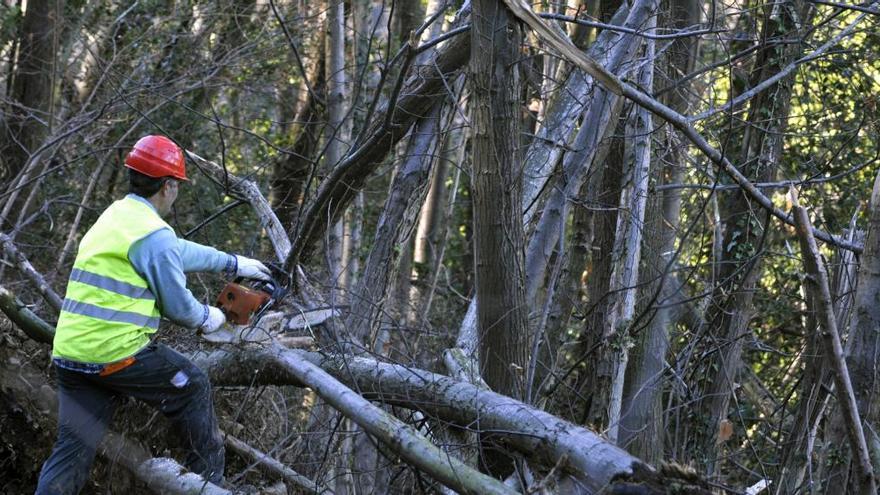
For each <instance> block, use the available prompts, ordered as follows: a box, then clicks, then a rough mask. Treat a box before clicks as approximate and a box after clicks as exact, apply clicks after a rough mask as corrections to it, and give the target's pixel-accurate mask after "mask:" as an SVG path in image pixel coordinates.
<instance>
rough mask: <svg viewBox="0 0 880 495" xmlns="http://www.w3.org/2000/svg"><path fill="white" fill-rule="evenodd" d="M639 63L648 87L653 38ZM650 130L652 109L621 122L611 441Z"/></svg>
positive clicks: (609, 325) (634, 287)
mask: <svg viewBox="0 0 880 495" xmlns="http://www.w3.org/2000/svg"><path fill="white" fill-rule="evenodd" d="M657 3H659V2H657ZM645 27H646V28H647V29H652V28H654V27H656V19H655V18H654V17H653V16H652V17H651V19H650V20H649V21H648V23H647V24H646V26H645ZM639 63H640V64H642V66H641V68H640V69H639V71H638V76H637V80H638V83H639V86H640V87H642V88H643V89H644V90H645V91H648V92H653V90H654V63H655V61H654V40H651V39H647V40H645V50H644V58H643V59H642V60H640V61H639ZM653 135H654V129H653V120H652V119H651V113H650V112H648V111H647V110H645V109H644V108H641V107H637V108H634V109H633V112H632V114H631V115H630V117H629V118H628V119H627V123H626V136H628V137H629V136H631V138H630V139H631V142H632V144H631V146H630V147H628V148H627V150H626V154H625V161H626V166H627V168H628V169H629V170H628V173H627V175H626V176H625V177H624V183H623V191H622V192H621V195H620V212H619V213H618V215H617V231H616V233H615V234H614V244H615V247H614V250H613V252H612V253H613V254H612V259H613V258H614V257H615V256H616V259H613V268H612V270H611V291H612V294H614V295H613V296H612V298H613V299H612V300H613V302H612V303H611V311H610V312H609V318H608V320H607V321H606V325H605V330H604V331H605V336H606V337H605V338H606V339H608V338H610V339H611V340H612V341H616V342H618V343H619V345H618V346H617V347H616V348H615V356H614V357H613V358H612V359H613V375H612V376H613V379H612V383H611V400H610V401H609V404H608V438H609V439H611V440H612V441H614V442H618V440H619V435H618V432H619V431H620V416H621V407H622V405H623V387H624V377H625V376H626V369H627V364H628V362H629V348H630V346H631V340H632V335H631V332H632V330H631V328H630V326H631V324H632V320H633V317H634V314H635V309H636V294H637V292H638V280H639V264H640V260H641V257H642V232H643V230H644V221H645V204H646V202H647V198H648V177H649V175H650V169H651V157H652V153H651V147H652V144H653V143H652V141H653Z"/></svg>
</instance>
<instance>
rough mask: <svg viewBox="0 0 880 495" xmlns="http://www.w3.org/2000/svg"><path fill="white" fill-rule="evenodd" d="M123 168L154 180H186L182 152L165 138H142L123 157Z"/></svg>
mask: <svg viewBox="0 0 880 495" xmlns="http://www.w3.org/2000/svg"><path fill="white" fill-rule="evenodd" d="M125 166H126V167H128V168H130V169H132V170H137V171H138V172H140V173H142V174H144V175H146V176H149V177H154V178H157V179H158V178H160V177H168V176H171V177H174V178H175V179H180V180H189V179H187V178H186V164H185V163H184V160H183V151H180V148H179V147H178V146H177V145H176V144H174V141H172V140H170V139H168V138H167V137H165V136H144V137H142V138H140V139H139V140H138V142H137V143H135V145H134V148H132V149H131V151H130V152H129V153H128V156H126V157H125Z"/></svg>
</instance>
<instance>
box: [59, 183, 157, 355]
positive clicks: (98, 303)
mask: <svg viewBox="0 0 880 495" xmlns="http://www.w3.org/2000/svg"><path fill="white" fill-rule="evenodd" d="M164 228H167V229H171V227H170V226H168V224H167V223H165V221H164V220H162V219H161V218H160V217H159V215H158V214H157V213H156V211H155V210H154V209H153V208H151V207H150V206H149V205H147V204H145V203H143V202H141V201H138V200H137V199H134V198H131V197H126V198H124V199H121V200H119V201H116V202H115V203H113V204H112V205H110V206H109V207H108V208H107V209H106V210H104V212H103V213H102V214H101V216H100V217H99V218H98V220H97V221H96V222H95V224H94V225H93V226H92V227H91V228H90V229H89V231H88V232H86V235H85V236H83V239H82V241H81V242H80V245H79V251H78V252H77V256H76V260H75V261H74V263H73V270H72V271H71V274H70V280H69V281H68V283H67V294H66V297H65V299H64V304H63V306H62V308H61V314H60V315H59V318H58V325H57V327H56V332H55V340H54V343H53V351H52V353H53V355H54V356H55V357H59V358H63V359H68V360H72V361H78V362H83V363H109V362H114V361H118V360H120V359H124V358H126V357H128V356H131V355H133V354H135V353H136V352H137V351H139V350H140V349H141V348H143V347H144V346H145V345H147V344H148V343H149V341H150V334H152V333H154V332H155V331H156V330H157V329H158V328H159V317H160V315H159V309H158V308H157V307H156V298H155V296H154V294H153V293H152V291H151V290H150V288H149V286H148V285H147V281H146V280H145V279H144V278H143V277H141V276H140V274H138V273H137V271H136V270H135V269H134V266H132V264H131V262H130V261H129V260H128V251H129V249H130V248H131V246H132V245H133V244H134V243H135V242H137V241H139V240H140V239H143V238H144V237H146V236H148V235H150V234H152V233H153V232H155V231H157V230H160V229H164Z"/></svg>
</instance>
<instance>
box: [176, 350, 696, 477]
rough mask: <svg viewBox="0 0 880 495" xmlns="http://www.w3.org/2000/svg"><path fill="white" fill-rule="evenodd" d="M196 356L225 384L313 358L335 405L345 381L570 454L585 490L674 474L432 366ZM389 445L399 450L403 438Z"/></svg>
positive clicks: (292, 355)
mask: <svg viewBox="0 0 880 495" xmlns="http://www.w3.org/2000/svg"><path fill="white" fill-rule="evenodd" d="M192 359H193V361H194V362H195V363H196V364H197V365H198V366H199V367H200V368H202V369H203V370H205V372H206V373H208V375H209V376H210V377H211V381H212V383H214V384H216V385H221V386H222V385H236V386H237V385H247V384H263V385H271V384H276V385H297V386H311V385H310V384H309V383H305V382H304V381H303V371H305V370H306V369H311V368H310V367H306V366H302V367H301V369H300V370H297V369H295V368H292V367H291V365H293V364H296V363H299V364H300V365H302V363H310V364H311V365H312V366H314V367H319V368H320V369H321V370H323V372H325V373H326V375H321V374H317V373H315V372H314V371H310V372H309V373H310V376H308V378H309V380H310V381H311V382H312V383H314V384H316V387H317V388H313V389H314V390H315V392H316V393H317V394H318V395H320V396H321V397H322V398H324V399H325V400H327V401H328V402H331V404H332V403H333V401H335V400H342V399H347V396H349V395H351V391H350V390H349V389H348V388H346V387H340V386H338V385H337V384H336V380H339V381H340V382H342V383H343V384H345V385H347V386H348V387H351V388H353V389H355V390H359V391H360V393H361V394H362V395H363V396H364V397H365V398H367V399H372V400H381V401H382V402H383V403H385V404H391V405H397V406H401V407H406V408H409V409H416V410H420V411H422V412H424V413H425V414H427V415H429V416H433V417H436V418H439V419H441V420H443V421H451V422H454V423H456V424H458V425H460V426H462V427H465V428H470V429H477V430H480V431H484V432H493V433H495V434H496V435H497V436H498V438H499V439H500V441H501V442H503V443H505V444H507V445H509V446H510V447H512V448H514V449H515V450H517V451H519V452H521V453H522V454H524V455H526V456H527V457H529V458H530V459H532V460H534V461H536V462H538V463H540V464H541V465H544V466H547V467H553V466H555V465H556V463H557V462H558V461H559V459H561V458H565V459H566V462H565V463H564V465H563V466H562V469H563V470H564V471H565V472H567V473H569V474H571V475H572V476H573V477H574V478H576V479H578V481H579V482H580V483H581V489H583V490H584V491H587V492H596V491H599V490H603V489H609V488H613V489H623V488H624V487H625V486H629V484H630V483H637V484H638V483H643V484H645V486H646V487H650V486H655V485H657V486H662V485H663V483H666V482H668V481H670V478H669V476H671V475H669V474H666V473H664V472H658V471H656V470H654V468H652V467H651V466H649V465H647V464H645V463H644V462H642V461H641V460H639V459H638V458H636V457H633V456H632V455H630V454H629V453H627V452H626V451H624V450H623V449H620V448H619V447H617V446H615V445H613V444H611V443H609V442H608V441H606V440H605V439H603V438H602V437H600V436H599V435H598V434H596V433H595V432H593V431H590V430H588V429H586V428H583V427H580V426H577V425H574V424H572V423H569V422H567V421H565V420H562V419H560V418H557V417H555V416H553V415H551V414H549V413H546V412H544V411H541V410H539V409H537V408H535V407H532V406H530V405H528V404H525V403H523V402H520V401H518V400H515V399H512V398H510V397H506V396H503V395H500V394H497V393H494V392H492V391H489V390H485V389H482V388H480V387H478V386H475V385H473V384H470V383H466V382H462V381H458V380H455V379H452V378H449V377H447V376H443V375H438V374H436V373H431V372H429V371H424V370H419V369H416V368H411V367H407V366H401V365H395V364H388V363H380V362H377V361H373V360H370V359H365V358H352V357H347V356H345V357H341V356H324V355H321V354H318V353H314V352H307V351H301V350H283V349H278V348H277V347H276V348H273V349H265V348H264V349H259V348H249V349H241V350H239V351H238V352H236V353H230V352H226V351H214V352H211V353H198V354H196V355H194V356H192ZM255 373H256V376H255ZM331 377H332V378H331ZM334 407H335V404H334ZM343 412H345V411H343ZM351 413H352V414H354V416H352V417H354V418H358V419H359V421H362V422H363V424H364V425H371V423H372V422H373V421H375V419H374V418H368V417H358V416H357V414H358V413H359V411H351ZM346 414H348V413H346ZM365 429H367V428H366V427H365ZM368 431H369V429H368ZM371 433H372V432H371ZM392 447H393V448H394V449H395V450H398V451H399V449H400V446H399V445H392ZM679 481H682V482H683V483H684V484H683V485H682V486H686V487H689V488H688V489H689V490H691V491H690V492H687V491H686V492H685V493H709V492H708V489H707V488H706V486H705V485H704V484H702V482H701V481H700V480H699V479H694V480H681V479H679ZM658 483H659V485H658ZM640 493H665V491H664V490H662V489H658V491H645V492H640Z"/></svg>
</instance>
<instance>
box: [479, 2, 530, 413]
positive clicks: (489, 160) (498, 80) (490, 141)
mask: <svg viewBox="0 0 880 495" xmlns="http://www.w3.org/2000/svg"><path fill="white" fill-rule="evenodd" d="M473 9H474V10H473V14H472V15H471V19H472V26H471V46H472V51H471V62H470V77H471V79H470V82H471V86H470V88H471V124H472V130H471V146H472V155H471V164H472V167H473V172H472V173H471V194H472V197H473V203H474V273H475V274H476V294H477V300H478V301H479V303H478V304H477V321H478V328H479V335H480V357H481V361H482V363H481V364H482V375H483V378H484V379H485V380H486V382H487V383H488V384H489V386H490V387H492V389H493V390H495V391H497V392H499V393H502V394H506V395H510V396H511V397H521V396H522V393H523V389H522V385H523V383H522V376H521V374H519V372H518V371H517V370H520V371H522V370H524V369H525V367H526V363H527V352H528V351H527V346H526V339H527V335H528V326H527V325H528V323H527V316H528V309H527V307H526V304H525V292H524V287H523V279H524V278H523V228H522V220H521V219H522V183H521V181H520V175H519V170H520V167H521V166H522V164H521V161H520V159H519V134H520V112H519V94H520V80H519V70H518V67H517V65H516V61H517V59H518V58H519V47H520V43H521V42H522V30H521V27H520V25H519V22H518V21H516V20H515V19H513V17H512V16H511V15H510V12H509V11H508V10H507V8H506V7H504V6H503V5H502V4H501V3H500V2H499V1H498V0H477V1H475V2H474V4H473ZM499 26H503V28H499Z"/></svg>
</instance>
